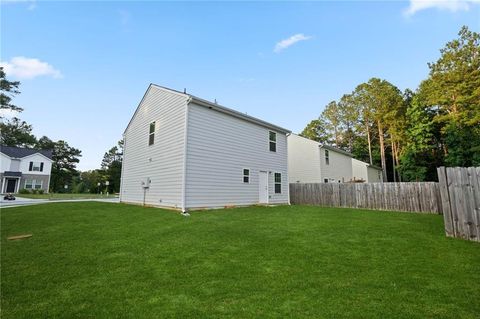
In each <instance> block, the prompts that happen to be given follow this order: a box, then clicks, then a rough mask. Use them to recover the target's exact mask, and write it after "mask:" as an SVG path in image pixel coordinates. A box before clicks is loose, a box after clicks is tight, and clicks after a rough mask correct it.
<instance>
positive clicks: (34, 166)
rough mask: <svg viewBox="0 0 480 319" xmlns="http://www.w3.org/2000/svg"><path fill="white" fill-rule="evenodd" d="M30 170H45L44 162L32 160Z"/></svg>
mask: <svg viewBox="0 0 480 319" xmlns="http://www.w3.org/2000/svg"><path fill="white" fill-rule="evenodd" d="M28 170H29V171H30V172H43V162H30V165H29V166H28Z"/></svg>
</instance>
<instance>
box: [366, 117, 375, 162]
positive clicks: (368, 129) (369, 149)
mask: <svg viewBox="0 0 480 319" xmlns="http://www.w3.org/2000/svg"><path fill="white" fill-rule="evenodd" d="M365 125H366V126H365V128H366V129H367V140H368V157H369V159H370V165H373V159H372V137H371V136H370V126H369V125H368V121H366V124H365Z"/></svg>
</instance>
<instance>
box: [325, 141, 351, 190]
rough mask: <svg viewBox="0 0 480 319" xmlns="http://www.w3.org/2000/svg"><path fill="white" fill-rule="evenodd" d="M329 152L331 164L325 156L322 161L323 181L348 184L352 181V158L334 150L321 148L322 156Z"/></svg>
mask: <svg viewBox="0 0 480 319" xmlns="http://www.w3.org/2000/svg"><path fill="white" fill-rule="evenodd" d="M324 151H328V160H329V164H327V163H326V158H325V156H323V158H322V160H321V161H320V171H321V177H322V179H325V178H328V180H329V182H330V183H332V182H338V181H340V182H348V181H350V180H351V179H352V176H353V175H352V157H350V156H348V155H345V154H343V153H341V152H336V151H334V150H326V149H324V148H321V154H323V155H325V153H324Z"/></svg>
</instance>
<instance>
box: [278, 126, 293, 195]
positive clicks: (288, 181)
mask: <svg viewBox="0 0 480 319" xmlns="http://www.w3.org/2000/svg"><path fill="white" fill-rule="evenodd" d="M290 135H292V134H291V133H287V134H286V135H285V136H286V137H287V174H286V175H287V185H288V188H287V189H288V193H287V194H288V205H291V203H290V180H289V179H288V137H289V136H290ZM274 178H275V177H274ZM274 182H275V181H274Z"/></svg>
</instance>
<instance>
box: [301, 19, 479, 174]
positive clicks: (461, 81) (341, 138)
mask: <svg viewBox="0 0 480 319" xmlns="http://www.w3.org/2000/svg"><path fill="white" fill-rule="evenodd" d="M458 35H459V38H458V39H455V40H453V41H450V42H448V43H447V44H446V45H445V47H444V48H443V49H441V50H440V53H441V56H440V58H439V59H438V61H436V62H434V63H429V64H428V66H429V68H430V74H429V76H428V78H427V79H425V80H424V81H422V83H420V85H419V87H418V89H417V90H416V92H415V93H413V92H412V91H411V90H408V89H407V90H406V91H405V92H404V93H402V92H401V91H400V90H399V89H398V88H397V87H395V86H394V85H393V84H391V83H389V82H388V81H386V80H382V79H379V78H372V79H370V80H369V81H368V82H366V83H362V84H360V85H358V86H357V87H356V88H355V90H354V91H353V92H352V93H351V94H345V95H343V96H342V98H341V99H340V101H338V102H335V101H334V102H330V103H329V104H328V105H327V106H326V107H325V110H324V111H323V112H322V113H321V116H320V119H319V120H318V122H313V121H312V122H311V123H310V124H309V125H308V126H307V127H306V128H305V130H304V132H302V135H304V136H306V137H308V138H312V137H315V138H312V139H315V140H320V139H322V137H321V136H320V135H321V134H323V136H324V138H323V140H325V141H330V143H335V144H336V145H337V146H338V147H340V148H342V149H344V150H347V151H350V152H352V153H353V154H354V156H355V157H356V158H358V159H360V160H363V161H366V162H369V160H370V159H371V162H372V163H373V164H377V165H378V164H380V166H382V168H383V171H384V176H385V175H386V174H387V167H389V168H391V173H390V174H389V177H391V178H390V179H389V180H392V179H393V180H396V177H397V174H398V173H400V174H399V175H398V178H399V179H401V180H404V181H423V180H430V181H434V180H436V179H437V173H436V167H438V166H441V165H447V166H478V165H480V34H478V33H476V32H472V31H470V30H468V28H467V27H463V28H462V29H461V30H460V32H459V34H458ZM315 121H316V120H315ZM318 123H325V125H323V126H322V128H323V130H319V129H317V128H316V127H317V126H319V125H318ZM332 136H333V137H334V138H333V139H332V138H331V137H332ZM369 142H370V143H369ZM379 157H380V160H379V161H378V158H379ZM387 158H392V160H389V161H387ZM396 170H398V171H396ZM385 180H386V179H385Z"/></svg>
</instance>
